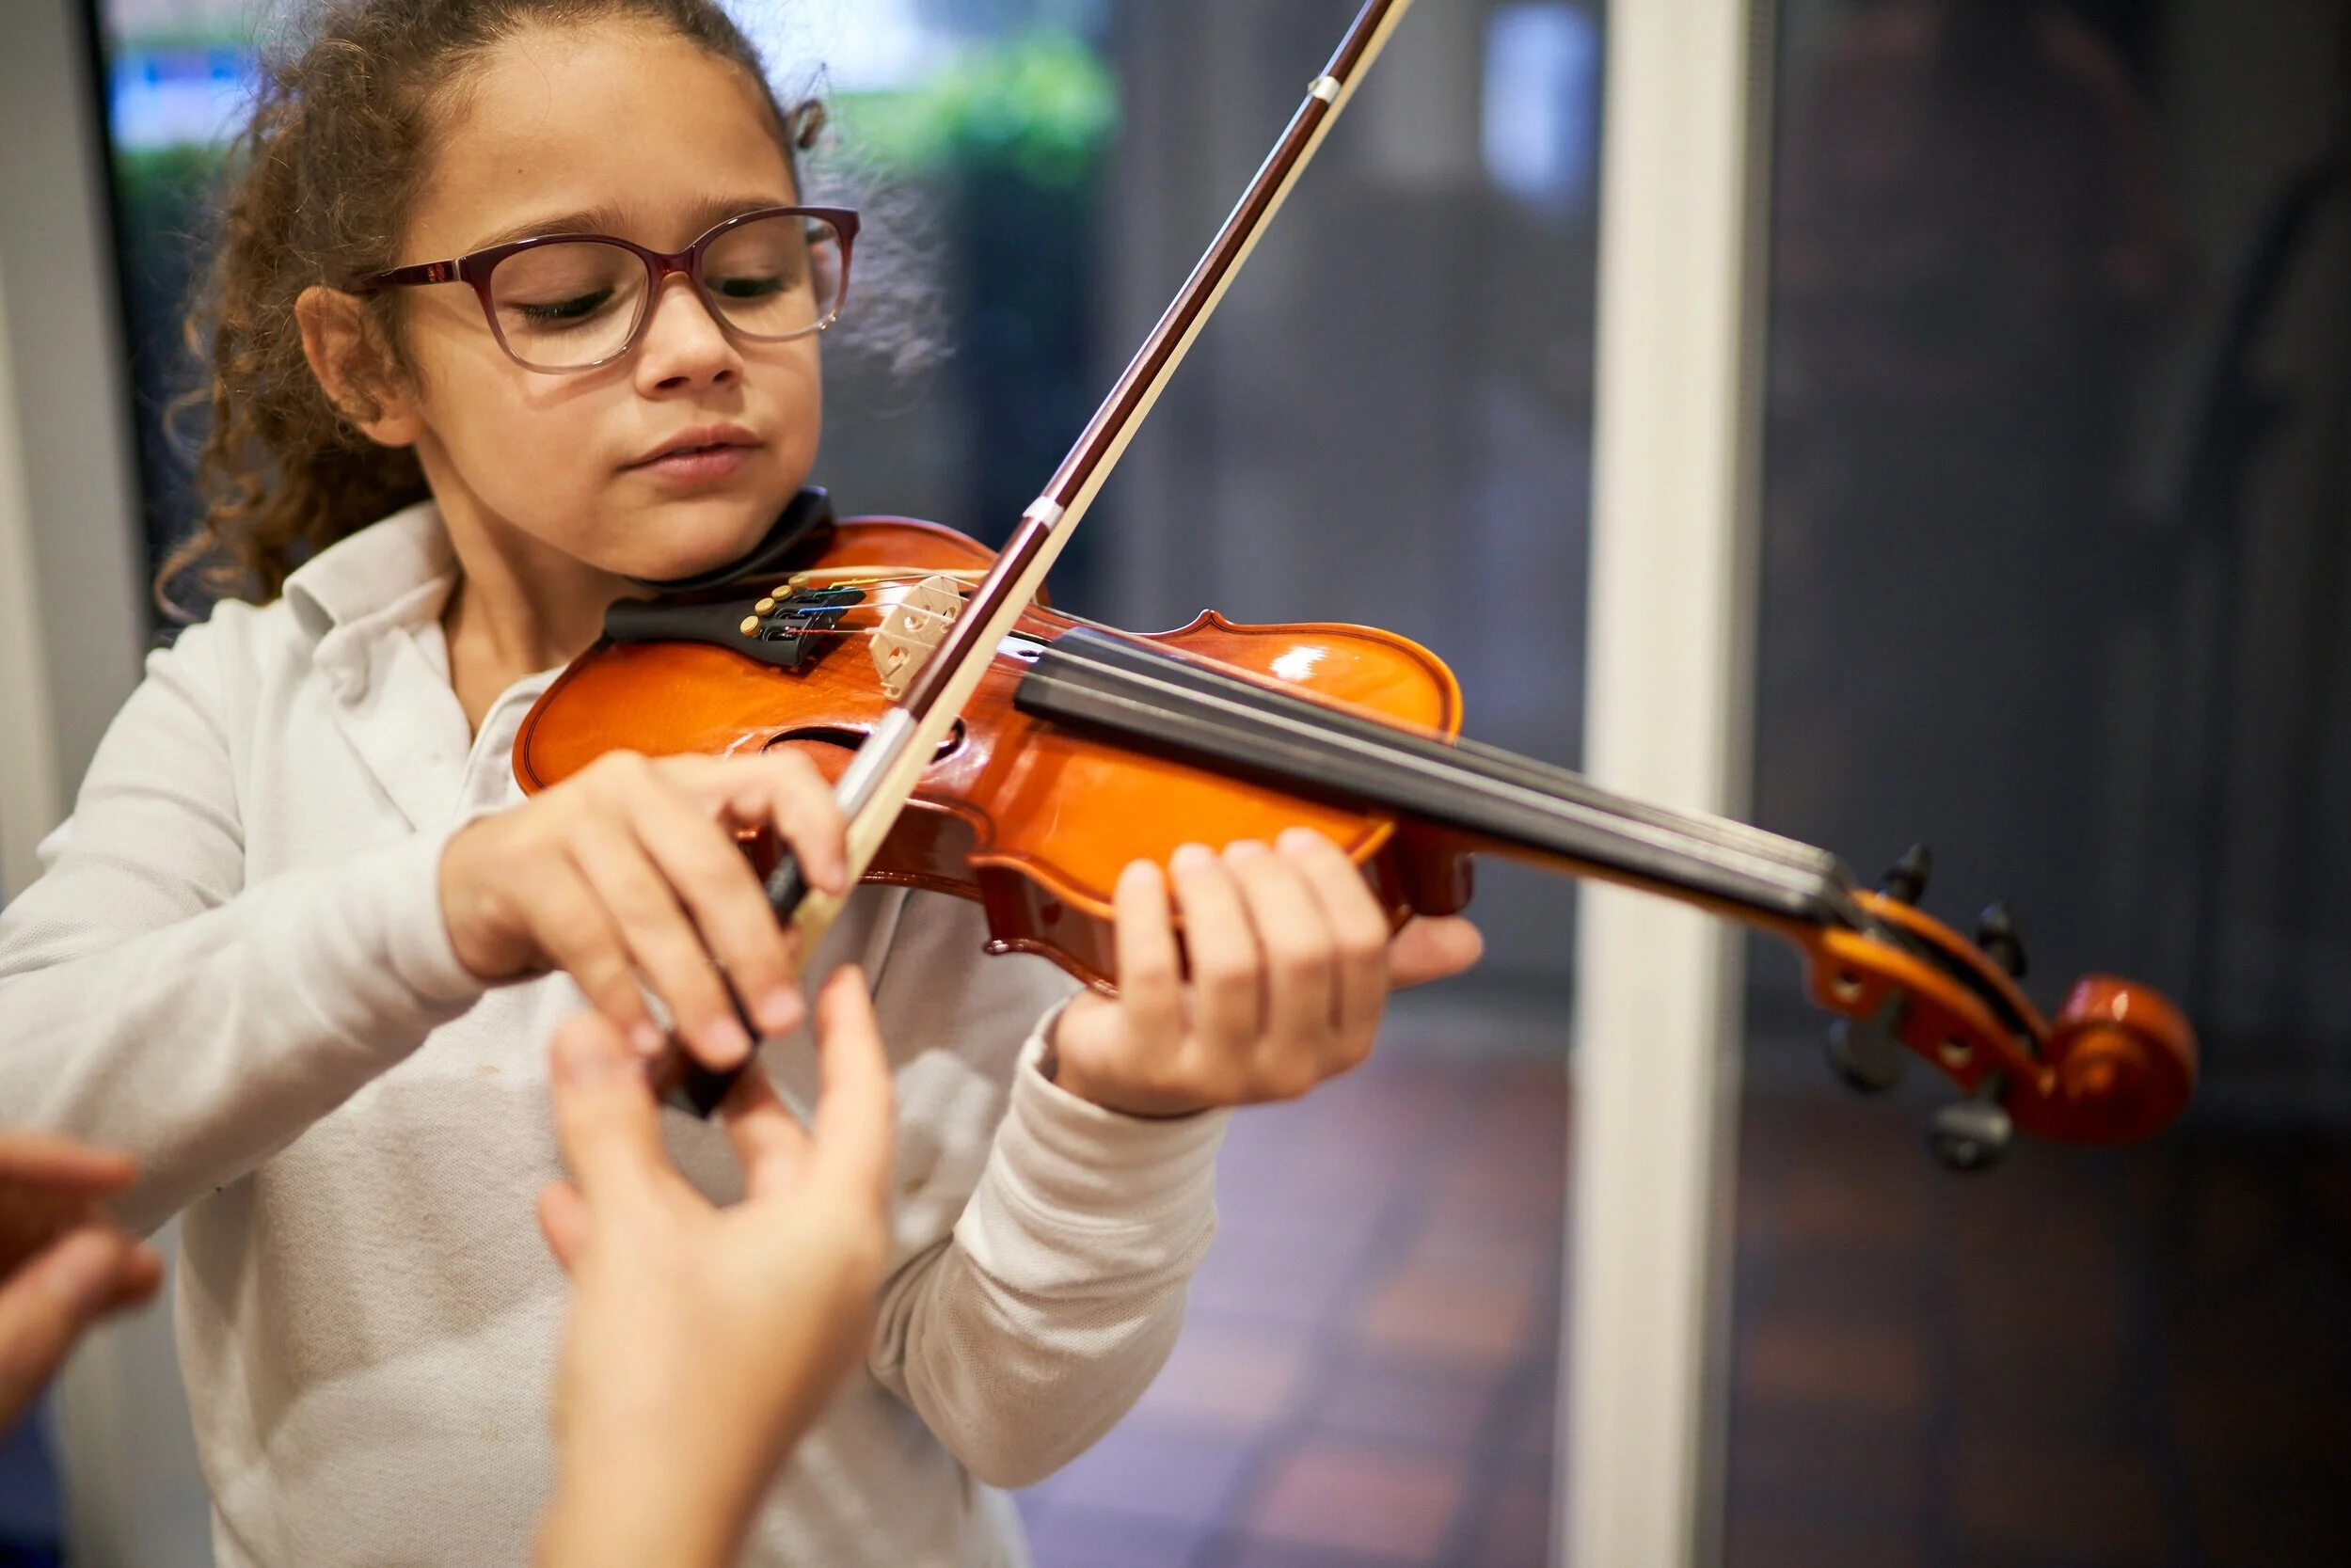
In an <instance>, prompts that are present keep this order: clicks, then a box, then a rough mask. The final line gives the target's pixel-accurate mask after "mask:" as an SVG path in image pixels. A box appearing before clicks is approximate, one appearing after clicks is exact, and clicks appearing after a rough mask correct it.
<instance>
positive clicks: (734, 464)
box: [629, 441, 759, 484]
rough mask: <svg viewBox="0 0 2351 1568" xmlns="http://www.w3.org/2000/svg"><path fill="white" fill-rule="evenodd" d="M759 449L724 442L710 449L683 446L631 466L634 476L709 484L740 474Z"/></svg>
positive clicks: (742, 444) (735, 442) (673, 481)
mask: <svg viewBox="0 0 2351 1568" xmlns="http://www.w3.org/2000/svg"><path fill="white" fill-rule="evenodd" d="M758 450H759V449H758V448H757V447H755V446H753V445H750V444H749V443H746V442H740V441H723V442H720V443H718V444H716V445H713V446H707V447H680V448H678V449H677V450H675V451H665V452H663V453H661V454H660V455H659V457H648V458H646V459H645V460H644V461H643V462H642V463H632V464H630V465H629V471H630V472H631V473H640V474H651V475H653V476H654V477H655V478H657V479H661V480H666V481H668V482H669V483H673V484H708V483H714V482H716V481H718V480H722V479H727V478H730V477H732V476H733V475H735V474H738V473H740V472H741V471H742V470H743V467H745V466H746V465H747V464H749V463H750V461H751V458H752V454H753V453H754V452H755V451H758Z"/></svg>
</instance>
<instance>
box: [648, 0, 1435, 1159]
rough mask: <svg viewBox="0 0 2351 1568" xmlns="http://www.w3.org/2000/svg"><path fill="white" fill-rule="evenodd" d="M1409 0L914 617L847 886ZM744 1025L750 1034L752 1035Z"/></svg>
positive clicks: (681, 1096)
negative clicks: (969, 574) (990, 533)
mask: <svg viewBox="0 0 2351 1568" xmlns="http://www.w3.org/2000/svg"><path fill="white" fill-rule="evenodd" d="M1411 8H1412V0H1369V3H1368V4H1366V5H1365V6H1364V8H1362V10H1361V11H1360V12H1358V14H1357V16H1356V19H1355V21H1354V23H1353V24H1351V25H1350V26H1349V27H1348V28H1347V34H1346V37H1345V38H1344V39H1342V40H1340V44H1339V48H1338V51H1337V53H1335V54H1333V55H1331V57H1330V63H1329V64H1328V65H1326V66H1325V67H1324V68H1323V71H1322V74H1320V75H1319V76H1316V77H1315V78H1314V80H1313V81H1311V83H1309V84H1308V85H1307V88H1306V97H1305V99H1304V100H1303V101H1302V102H1301V103H1299V104H1298V108H1297V112H1296V113H1295V114H1294V115H1292V116H1291V117H1290V123H1289V124H1288V125H1287V126H1286V127H1284V128H1283V130H1282V133H1281V138H1280V140H1279V141H1278V142H1276V143H1275V144H1274V149H1273V150H1272V151H1271V152H1270V153H1268V154H1267V155H1266V157H1265V161H1264V163H1263V165H1261V166H1259V167H1258V170H1257V173H1256V174H1255V175H1254V176H1253V177H1252V178H1251V179H1250V181H1249V183H1248V188H1247V190H1246V191H1244V192H1242V194H1241V199H1240V201H1239V202H1238V203H1236V204H1235V205H1234V207H1233V209H1232V213H1231V215H1230V216H1228V217H1227V218H1226V219H1225V221H1224V226H1223V227H1222V228H1221V229H1219V230H1217V231H1216V237H1215V239H1214V240H1212V241H1211V242H1210V243H1209V246H1208V250H1207V252H1206V253H1205V254H1204V255H1202V256H1201V257H1200V259H1199V264H1198V265H1196V266H1195V267H1193V269H1192V273H1191V276H1190V277H1186V278H1185V279H1184V280H1183V287H1182V288H1181V289H1179V290H1177V291H1176V296H1175V298H1174V300H1173V301H1172V302H1171V303H1169V305H1168V309H1166V311H1165V312H1163V313H1162V314H1161V316H1160V318H1159V322H1158V325H1155V326H1153V327H1152V330H1151V336H1150V337H1148V338H1146V339H1144V340H1143V346H1142V347H1141V348H1140V349H1138V350H1136V355H1135V357H1134V358H1133V359H1131V360H1129V361H1128V363H1127V367H1126V369H1125V370H1124V371H1123V372H1120V376H1119V379H1118V382H1117V384H1116V385H1114V386H1113V387H1112V388H1110V394H1109V396H1107V397H1105V398H1104V400H1103V402H1102V406H1101V407H1099V408H1097V409H1096V410H1095V411H1094V417H1093V418H1092V419H1091V420H1088V421H1087V425H1086V429H1085V430H1084V432H1083V433H1081V434H1080V435H1079V436H1078V438H1077V442H1076V444H1075V445H1074V446H1072V447H1071V449H1070V451H1069V455H1068V456H1066V457H1064V458H1062V460H1061V465H1060V467H1057V468H1056V469H1055V470H1054V472H1053V478H1052V479H1051V480H1050V481H1049V482H1047V483H1046V485H1045V488H1044V490H1043V492H1042V493H1041V494H1040V495H1039V496H1038V498H1037V499H1035V500H1033V501H1031V502H1029V504H1028V507H1027V509H1026V510H1025V511H1024V512H1023V513H1022V514H1021V521H1020V526H1019V527H1018V528H1016V529H1015V530H1014V531H1013V532H1012V537H1011V539H1010V540H1009V542H1007V543H1006V545H1005V546H1004V548H1003V550H1002V551H1001V552H1000V553H999V554H998V555H997V557H996V563H995V565H994V567H993V569H991V570H990V571H989V573H988V575H987V576H986V577H984V578H981V579H980V582H979V584H978V586H977V587H976V588H974V589H972V590H971V592H970V594H968V595H967V596H964V597H963V598H962V599H961V602H960V603H956V602H950V600H949V598H948V597H947V596H945V595H943V596H942V597H941V598H940V599H938V600H935V601H933V603H932V605H931V607H930V609H929V610H928V612H925V613H918V614H917V615H916V616H915V617H913V620H914V622H915V623H916V626H915V636H914V638H913V645H914V647H915V649H916V651H918V652H920V653H921V654H922V655H923V657H922V658H921V662H920V664H919V665H918V666H916V667H914V668H913V669H912V671H911V673H910V678H909V679H908V681H907V684H905V685H904V687H903V688H901V689H898V690H896V691H894V692H893V696H894V699H895V700H894V702H893V705H892V706H891V707H890V709H889V711H888V712H887V713H885V714H884V715H883V716H882V721H881V722H880V723H878V724H877V725H875V726H874V729H873V733H872V734H870V735H869V736H866V740H865V742H864V744H862V745H860V746H859V747H858V749H857V754H856V756H855V757H854V758H852V759H851V761H850V766H849V769H848V771H847V772H845V773H843V774H842V776H841V780H840V783H839V784H837V785H836V786H835V787H834V800H836V801H837V802H838V803H839V805H840V808H841V814H842V815H843V816H846V817H847V818H848V819H849V882H848V885H849V886H850V887H855V886H856V885H857V881H858V879H859V878H861V877H863V876H864V875H865V873H866V867H867V866H869V865H871V864H872V863H873V858H874V856H875V854H876V853H878V852H879V851H880V849H881V847H882V841H883V840H884V839H886V838H888V837H889V835H890V830H891V828H892V827H894V826H895V825H896V824H897V822H898V814H899V812H900V811H902V810H903V809H904V808H905V805H906V802H907V800H909V799H910V798H911V797H912V796H913V792H914V786H915V785H916V784H917V783H919V782H920V780H921V778H922V773H923V769H924V768H925V767H926V766H928V764H929V760H930V758H931V757H932V755H933V754H934V753H936V752H937V751H938V749H939V746H940V743H941V742H943V741H944V740H945V738H946V736H947V734H948V732H949V731H950V730H951V729H952V728H953V727H954V724H955V721H956V719H957V717H958V716H959V715H960V714H961V712H962V710H963V705H964V704H965V703H967V702H969V701H970V700H971V695H972V693H973V691H975V690H976V689H977V688H978V685H979V681H980V677H981V676H982V675H983V674H984V673H986V672H987V669H988V667H989V664H990V661H991V660H992V659H993V657H994V656H995V651H996V645H997V644H998V643H999V642H1001V641H1003V640H1004V638H1005V637H1006V635H1007V634H1008V633H1009V632H1010V631H1011V630H1012V628H1013V626H1015V625H1016V624H1017V623H1018V622H1019V620H1020V617H1021V614H1022V612H1023V611H1024V610H1026V609H1027V608H1028V606H1029V603H1030V601H1031V600H1033V599H1035V598H1036V596H1037V593H1038V590H1039V589H1040V588H1041V587H1042V586H1043V585H1044V580H1045V573H1046V572H1047V571H1048V570H1049V569H1051V567H1052V565H1053V563H1054V561H1055V560H1056V558H1057V557H1058V556H1059V555H1060V554H1061V550H1062V548H1063V546H1066V545H1067V544H1068V543H1069V541H1070V535H1071V533H1072V531H1074V530H1075V529H1076V527H1077V525H1078V523H1079V521H1080V520H1081V519H1083V518H1084V517H1085V515H1086V512H1087V509H1088V507H1090V506H1091V505H1092V504H1093V500H1094V497H1095V495H1096V493H1098V492H1099V491H1100V490H1101V489H1102V486H1103V483H1104V481H1105V480H1107V479H1108V478H1109V477H1110V471H1111V469H1113V468H1114V467H1117V466H1118V462H1119V458H1120V455H1121V454H1122V453H1123V452H1124V451H1126V445H1127V442H1128V441H1130V440H1132V439H1133V438H1134V436H1135V432H1136V428H1137V427H1139V426H1140V425H1141V424H1142V422H1143V420H1144V418H1145V416H1147V415H1149V414H1150V412H1151V410H1152V404H1156V403H1157V402H1158V401H1159V394H1160V392H1161V391H1162V390H1164V389H1165V388H1166V387H1167V385H1168V378H1169V377H1171V376H1173V375H1174V374H1175V372H1176V367H1177V366H1179V365H1181V364H1182V363H1183V356H1184V355H1185V354H1186V353H1187V352H1188V351H1189V350H1190V349H1191V346H1192V340H1193V339H1195V338H1197V337H1199V331H1200V328H1201V327H1202V326H1204V325H1207V322H1208V318H1209V317H1210V315H1212V314H1213V313H1214V312H1215V309H1216V305H1217V302H1218V301H1220V300H1221V299H1223V298H1224V293H1225V290H1226V289H1227V288H1228V287H1230V286H1231V282H1232V279H1233V277H1234V276H1235V275H1237V274H1238V273H1239V272H1240V270H1241V266H1242V263H1243V262H1245V261H1247V260H1248V259H1249V252H1251V251H1252V250H1254V249H1256V247H1257V241H1258V237H1259V236H1260V235H1261V234H1263V232H1264V230H1265V226H1266V225H1267V224H1268V223H1270V222H1272V221H1273V217H1274V214H1276V213H1279V211H1281V204H1282V202H1283V201H1284V200H1285V199H1287V198H1288V197H1289V195H1290V189H1291V187H1292V186H1293V185H1295V184H1296V183H1297V181H1298V176H1299V175H1301V174H1303V173H1304V172H1305V171H1306V166H1307V165H1308V164H1309V163H1310V162H1311V161H1312V159H1313V157H1314V153H1315V150H1317V149H1318V148H1320V147H1321V146H1322V144H1323V137H1324V136H1326V135H1328V134H1329V132H1330V128H1331V125H1332V123H1333V122H1334V121H1336V120H1337V119H1338V118H1339V115H1340V112H1341V111H1342V110H1343V109H1344V108H1345V107H1346V106H1347V101H1348V100H1349V99H1350V98H1352V97H1353V96H1354V95H1355V89H1356V85H1357V84H1358V82H1360V81H1361V80H1362V77H1363V73H1364V72H1365V71H1368V70H1370V69H1371V66H1372V62H1373V61H1374V60H1375V59H1377V58H1378V57H1379V53H1380V51H1381V50H1382V49H1383V48H1385V47H1386V46H1387V43H1388V39H1389V35H1390V34H1391V33H1393V32H1394V31H1395V30H1396V24H1398V23H1399V22H1402V21H1403V20H1404V16H1405V12H1406V11H1408V10H1410V9H1411ZM926 632H928V633H931V634H935V643H933V645H930V646H928V647H923V646H922V644H923V643H924V642H926V641H930V639H929V637H928V636H926V635H925V633H926ZM908 645H909V644H908V643H907V642H905V641H899V642H897V643H895V644H893V643H892V642H890V641H888V640H887V639H886V638H885V639H878V640H877V642H876V650H877V655H878V656H879V655H880V654H881V653H882V650H883V649H884V648H885V647H890V646H896V647H898V648H900V649H904V648H906V647H908ZM886 678H887V675H886V672H885V680H886ZM767 894H768V901H769V903H770V904H771V905H773V906H774V908H775V911H776V913H777V914H778V915H780V916H783V917H785V918H786V919H788V920H790V921H791V923H792V926H793V927H794V929H796V930H797V931H798V932H799V934H800V951H801V952H802V954H803V955H806V954H809V953H813V952H814V951H816V946H817V942H818V940H819V939H820V938H821V937H822V936H823V935H824V933H825V932H826V931H827V930H829V929H830V928H831V927H832V925H833V922H834V919H835V918H836V917H837V916H838V915H839V914H840V911H841V906H842V903H843V901H844V897H845V895H834V894H828V893H824V892H821V891H819V890H818V889H815V888H811V887H809V886H808V885H807V883H806V882H805V880H804V879H802V876H801V872H800V865H799V863H798V861H797V860H796V859H794V858H793V857H792V856H791V855H790V854H789V853H788V852H787V853H786V855H785V856H784V857H783V859H782V860H781V861H780V862H779V863H777V865H776V868H775V870H774V871H773V872H772V873H771V874H770V876H769V878H768V882H767ZM752 1033H753V1035H754V1036H756V1035H757V1033H758V1031H757V1030H756V1029H754V1030H753V1031H752ZM738 1071H739V1069H738ZM735 1077H736V1074H735V1073H720V1072H713V1071H710V1070H709V1069H706V1068H703V1067H701V1066H700V1065H699V1064H697V1063H695V1062H693V1061H692V1060H691V1058H689V1057H687V1056H685V1054H684V1053H682V1052H680V1051H678V1050H677V1049H676V1048H675V1046H673V1047H672V1048H671V1050H670V1052H669V1053H667V1055H666V1056H665V1057H664V1059H663V1061H662V1062H661V1063H659V1064H657V1066H656V1068H655V1087H656V1089H657V1090H658V1091H659V1093H660V1094H661V1096H662V1098H663V1099H664V1100H667V1101H670V1102H671V1103H673V1104H675V1105H677V1106H678V1107H679V1108H680V1109H684V1110H691V1111H692V1112H694V1113H695V1114H696V1115H699V1116H707V1115H709V1113H710V1111H711V1110H712V1109H713V1108H715V1107H716V1106H717V1104H718V1102H719V1101H720V1100H722V1099H723V1098H724V1097H725V1094H726V1091H727V1089H728V1088H729V1087H730V1086H731V1085H733V1083H734V1081H735Z"/></svg>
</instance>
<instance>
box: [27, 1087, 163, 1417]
mask: <svg viewBox="0 0 2351 1568" xmlns="http://www.w3.org/2000/svg"><path fill="white" fill-rule="evenodd" d="M137 1170H138V1167H137V1166H136V1164H134V1162H133V1161H132V1159H131V1157H130V1156H129V1155H127V1154H119V1153H116V1152H114V1151H112V1150H108V1149H98V1148H88V1147H87V1146H85V1145H82V1144H78V1143H74V1142H72V1141H71V1140H70V1139H66V1138H59V1137H53V1136H50V1135H48V1134H46V1133H40V1132H0V1428H4V1427H8V1426H11V1425H13V1424H15V1422H16V1420H17V1418H19V1417H21V1416H22V1415H24V1412H25V1410H26V1409H27V1408H28V1407H29V1406H30V1405H31V1404H32V1402H33V1401H34V1400H35V1399H37V1398H39V1397H40V1390H41V1388H42V1386H44V1385H46V1384H47V1383H48V1381H49V1379H50V1378H51V1377H52V1376H54V1375H56V1370H57V1368H58V1367H59V1365H61V1364H62V1363H63V1362H64V1360H65V1357H66V1353H67V1352H68V1351H70V1350H71V1349H72V1348H73V1342H74V1340H75V1339H77V1338H80V1336H81V1333H82V1331H83V1330H84V1329H86V1328H87V1327H88V1326H89V1325H90V1324H91V1323H96V1322H97V1321H98V1320H99V1319H101V1318H103V1317H104V1316H106V1315H107V1314H108V1313H110V1312H113V1311H116V1310H118V1309H119V1308H121V1307H127V1306H129V1305H131V1304H132V1303H134V1302H139V1301H144V1300H146V1299H147V1298H148V1297H150V1296H151V1295H153V1294H154V1293H155V1287H156V1286H157V1285H158V1284H160V1283H161V1282H162V1279H163V1264H162V1262H161V1261H160V1260H159V1259H157V1258H156V1257H155V1255H154V1253H153V1252H151V1250H149V1249H148V1248H147V1247H145V1246H142V1245H140V1244H139V1243H138V1241H137V1239H136V1238H135V1237H133V1236H131V1235H129V1234H128V1233H127V1232H125V1231H124V1230H123V1229H122V1228H121V1227H119V1226H117V1225H116V1224H115V1223H114V1222H113V1221H112V1220H110V1219H108V1218H107V1217H106V1215H105V1212H104V1211H103V1209H101V1208H100V1204H101V1202H102V1201H103V1199H105V1198H108V1197H111V1196H114V1195H115V1194H116V1193H119V1192H120V1191H122V1190H123V1189H124V1188H125V1187H128V1186H129V1185H130V1184H131V1180H132V1179H133V1178H134V1177H135V1175H137Z"/></svg>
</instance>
